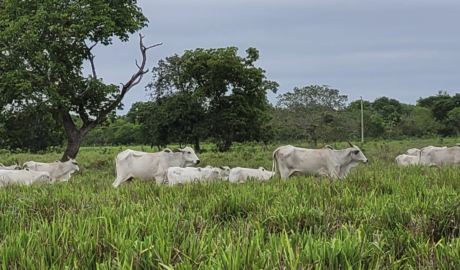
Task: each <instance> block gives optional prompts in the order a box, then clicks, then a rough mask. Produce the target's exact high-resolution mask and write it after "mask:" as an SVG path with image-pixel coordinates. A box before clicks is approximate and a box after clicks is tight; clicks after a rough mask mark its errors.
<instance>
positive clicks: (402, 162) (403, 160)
mask: <svg viewBox="0 0 460 270" xmlns="http://www.w3.org/2000/svg"><path fill="white" fill-rule="evenodd" d="M395 163H396V164H397V165H399V166H409V165H418V164H420V155H418V156H413V155H406V154H402V155H399V156H397V157H396V158H395Z"/></svg>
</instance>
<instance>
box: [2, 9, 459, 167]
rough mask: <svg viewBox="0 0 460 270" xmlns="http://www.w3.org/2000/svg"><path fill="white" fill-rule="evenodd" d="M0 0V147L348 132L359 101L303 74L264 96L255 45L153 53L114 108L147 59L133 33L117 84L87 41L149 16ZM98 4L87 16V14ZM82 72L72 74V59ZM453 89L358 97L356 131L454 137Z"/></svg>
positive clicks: (96, 41) (123, 30)
mask: <svg viewBox="0 0 460 270" xmlns="http://www.w3.org/2000/svg"><path fill="white" fill-rule="evenodd" d="M39 2H40V3H38V2H37V3H38V4H37V3H36V2H34V1H19V2H18V1H3V2H2V3H1V4H0V28H1V29H2V31H0V49H1V53H0V106H1V108H2V110H1V112H0V148H2V149H13V150H14V149H21V151H31V152H39V151H44V150H46V149H48V148H50V147H66V148H65V151H64V153H63V157H62V159H61V161H66V160H67V157H72V158H75V157H76V156H77V154H78V151H79V149H80V146H82V145H87V146H88V145H91V146H92V145H132V144H137V145H139V144H142V145H149V146H151V147H158V148H159V149H160V148H163V147H166V146H167V145H168V144H171V143H179V144H181V145H182V144H187V145H193V146H194V148H195V149H196V150H198V151H199V150H200V144H202V143H203V142H208V143H212V144H213V145H214V148H215V150H216V151H221V152H225V151H228V150H229V149H230V148H231V146H232V144H233V143H235V142H248V141H251V142H260V143H264V144H268V143H270V142H274V141H284V142H288V141H299V140H302V141H310V142H311V143H312V144H313V145H317V144H318V142H334V141H343V140H345V139H349V140H356V139H358V138H359V137H360V105H361V104H360V101H359V100H358V101H352V102H351V103H349V104H348V97H347V96H346V95H344V94H342V93H340V92H339V90H337V89H333V88H330V87H329V86H327V85H321V86H320V85H307V86H299V87H300V88H294V89H293V90H292V91H290V92H287V93H284V94H280V95H278V97H277V102H276V104H270V102H269V101H268V99H267V93H268V92H269V91H271V92H273V93H277V91H278V88H279V85H278V83H277V82H275V81H272V80H269V79H267V78H266V76H265V70H263V69H262V68H260V67H258V66H257V65H256V62H257V61H258V60H259V58H260V55H259V51H258V50H257V49H256V48H253V47H249V48H247V49H246V51H245V52H246V53H245V56H241V55H239V54H238V48H236V47H226V48H214V49H203V48H197V49H195V50H186V51H185V52H184V53H183V54H182V55H178V54H174V55H172V56H169V57H166V58H165V59H162V60H160V61H159V62H158V64H157V65H156V66H155V67H154V68H153V69H152V70H151V72H150V74H151V76H152V77H151V80H150V82H149V83H148V84H147V86H146V90H147V91H148V92H149V94H150V99H149V100H148V101H147V102H137V103H135V104H133V106H132V108H131V109H130V110H129V112H128V113H127V114H126V115H124V116H117V115H115V110H116V109H121V108H123V103H122V100H123V98H124V96H125V95H126V94H127V93H128V92H129V91H130V90H131V89H132V88H133V87H134V86H136V85H138V84H139V83H140V82H141V81H142V79H143V77H144V76H145V75H146V74H149V69H147V68H146V60H147V50H149V49H150V48H153V47H155V46H159V45H162V43H160V44H156V45H152V46H148V45H145V44H144V42H143V38H144V37H143V36H142V35H141V34H139V49H140V56H141V57H142V58H141V60H140V61H137V60H136V61H135V63H134V64H135V65H136V66H137V71H136V72H135V73H134V74H132V75H130V74H127V80H126V81H125V82H124V83H122V84H121V86H120V85H114V84H106V83H104V81H103V79H102V78H99V77H98V76H97V68H96V62H95V61H94V59H95V55H94V51H93V48H94V47H95V46H109V45H111V44H112V42H113V39H114V38H118V39H119V40H121V41H122V42H126V41H128V40H129V34H130V33H131V34H132V33H134V32H136V31H138V30H140V29H142V28H143V27H145V26H147V25H148V19H147V18H146V17H145V16H144V15H143V14H142V11H141V9H140V8H139V7H138V6H137V5H136V3H135V1H134V2H133V1H127V0H120V1H103V0H94V1H92V2H91V5H87V4H86V2H84V1H83V2H81V1H71V0H64V1H62V0H60V1H58V0H49V1H45V2H43V1H39ZM94 14H98V16H94ZM85 62H86V63H89V64H90V67H91V69H90V72H91V73H90V74H89V75H87V76H85V75H83V72H82V70H83V63H85ZM459 101H460V95H459V94H455V95H454V96H450V95H448V94H447V93H446V92H439V93H438V94H437V95H434V96H429V97H425V98H420V99H418V100H417V103H416V105H409V104H404V103H401V102H399V101H398V100H395V99H392V98H388V97H380V98H377V99H376V100H374V101H364V127H365V131H364V134H365V137H366V139H400V138H409V137H412V138H414V137H433V136H443V137H446V136H458V133H459V127H460V109H459V108H460V104H459Z"/></svg>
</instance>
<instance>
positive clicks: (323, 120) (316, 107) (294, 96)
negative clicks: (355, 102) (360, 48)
mask: <svg viewBox="0 0 460 270" xmlns="http://www.w3.org/2000/svg"><path fill="white" fill-rule="evenodd" d="M277 99H278V102H277V107H278V108H282V109H285V113H286V114H285V119H284V121H285V123H286V124H287V125H288V126H291V127H292V126H296V127H298V128H300V129H302V130H304V131H306V132H307V133H308V134H309V135H310V137H311V139H312V141H313V144H314V145H315V146H317V144H318V139H319V138H323V139H325V140H329V139H332V138H331V137H330V136H328V135H331V133H335V130H333V129H331V128H328V126H329V127H330V126H334V125H335V124H337V123H338V122H337V121H335V120H336V119H337V118H338V117H339V115H338V113H339V111H340V112H343V111H344V109H345V108H346V101H347V99H348V97H347V96H346V95H340V92H339V90H337V89H332V88H329V86H327V85H323V86H319V85H311V86H306V87H303V88H297V87H295V88H294V90H293V92H288V93H285V94H282V95H279V96H278V97H277Z"/></svg>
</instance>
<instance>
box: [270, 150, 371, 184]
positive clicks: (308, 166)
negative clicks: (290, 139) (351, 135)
mask: <svg viewBox="0 0 460 270" xmlns="http://www.w3.org/2000/svg"><path fill="white" fill-rule="evenodd" d="M348 144H349V145H350V148H346V149H342V150H335V149H333V148H332V147H324V148H321V149H307V148H300V147H295V146H292V145H285V146H281V147H279V148H277V149H276V150H275V151H274V152H273V167H272V168H273V169H272V171H275V173H279V174H280V176H281V178H282V179H284V180H287V179H288V178H289V177H290V176H291V175H297V176H310V175H316V176H328V177H330V178H332V179H342V178H345V177H347V175H348V173H349V172H350V169H351V168H353V167H356V166H358V165H359V164H360V163H367V162H368V160H367V158H366V156H365V155H364V154H363V152H362V151H361V149H359V147H358V146H356V145H353V144H351V143H350V142H348Z"/></svg>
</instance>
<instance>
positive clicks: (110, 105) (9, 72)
mask: <svg viewBox="0 0 460 270" xmlns="http://www.w3.org/2000/svg"><path fill="white" fill-rule="evenodd" d="M147 23H148V20H147V18H146V17H145V16H144V15H143V14H142V12H141V9H140V8H139V7H138V6H137V5H136V1H133V0H115V1H103V0H91V1H90V0H82V1H73V0H63V1H62V0H59V1H58V0H47V1H43V0H38V1H15V0H5V1H2V2H1V4H0V29H2V30H1V31H0V48H1V52H2V53H1V55H0V56H1V58H0V91H1V95H0V105H1V106H2V107H5V105H7V104H9V105H10V109H16V108H18V107H21V106H23V105H24V104H34V106H36V107H37V108H40V110H43V111H46V112H49V113H51V114H52V115H54V116H55V117H56V118H59V119H60V121H62V124H63V127H64V129H65V133H66V136H67V141H68V143H67V149H66V151H65V153H64V155H63V158H62V160H66V159H67V156H70V157H75V156H76V155H77V153H78V150H79V147H80V144H81V141H82V139H83V137H84V136H85V135H86V134H87V133H88V132H89V131H90V130H91V129H93V128H94V127H96V126H97V125H99V124H101V123H103V122H104V121H105V120H106V116H107V115H108V114H109V113H111V112H112V111H114V110H115V109H117V108H120V106H122V104H121V100H122V99H123V97H124V95H125V94H126V93H127V92H128V91H129V90H130V89H131V88H132V87H133V86H134V85H136V84H138V83H139V82H140V80H141V79H142V76H143V75H144V74H145V73H146V72H147V71H146V70H144V67H145V64H146V51H147V49H149V47H146V46H144V45H143V43H142V36H141V43H140V49H141V53H142V56H143V59H142V61H141V62H140V64H137V62H136V64H137V66H138V68H139V70H138V72H136V73H135V74H134V75H133V76H132V78H131V79H130V80H128V82H127V83H125V84H123V85H122V87H119V86H117V85H113V84H111V85H107V84H105V83H104V82H103V80H102V79H100V78H98V77H97V75H96V67H95V61H94V57H95V56H94V55H93V53H92V49H93V48H94V46H96V45H97V44H102V45H105V46H106V45H110V44H112V41H113V38H114V37H117V38H119V39H120V40H121V41H128V38H129V34H132V33H134V32H135V31H137V30H139V29H141V28H143V27H144V26H146V25H147ZM84 61H89V62H90V63H91V68H92V74H91V75H90V76H88V77H85V76H83V74H82V70H83V63H84ZM72 114H77V115H78V116H79V117H80V118H81V120H82V126H81V127H79V128H77V126H76V125H75V122H74V120H73V119H72V116H71V115H72Z"/></svg>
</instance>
